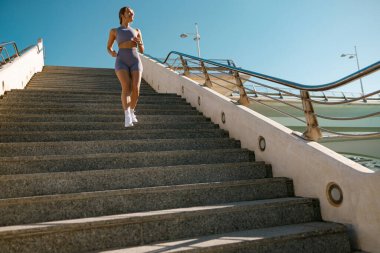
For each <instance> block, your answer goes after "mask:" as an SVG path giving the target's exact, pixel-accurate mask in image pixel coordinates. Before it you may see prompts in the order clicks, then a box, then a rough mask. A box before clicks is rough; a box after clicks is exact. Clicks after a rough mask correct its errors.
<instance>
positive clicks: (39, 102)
mask: <svg viewBox="0 0 380 253" xmlns="http://www.w3.org/2000/svg"><path fill="white" fill-rule="evenodd" d="M15 103H17V104H22V103H25V104H34V105H41V106H42V105H44V104H49V103H54V104H56V105H61V106H66V105H70V104H80V103H81V104H84V105H85V104H94V103H99V105H102V104H104V105H107V104H108V106H111V105H113V106H118V107H119V108H120V107H121V101H120V99H114V100H101V99H79V98H78V99H57V100H54V99H51V100H48V99H45V100H43V99H41V100H38V99H35V100H25V99H6V98H5V99H3V100H2V101H1V104H5V105H6V104H15ZM141 104H172V105H185V104H187V105H189V104H188V103H187V102H186V101H185V100H183V99H179V98H174V99H173V98H144V97H141V99H139V101H138V105H137V106H138V107H139V106H140V105H141Z"/></svg>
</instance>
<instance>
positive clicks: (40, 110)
mask: <svg viewBox="0 0 380 253" xmlns="http://www.w3.org/2000/svg"><path fill="white" fill-rule="evenodd" d="M151 107H154V106H151ZM123 113H124V111H123V109H122V108H121V105H120V106H119V108H114V109H104V108H101V107H98V108H80V107H79V108H78V107H77V108H67V107H64V106H62V107H60V108H49V107H36V108H32V107H28V108H2V107H1V106H0V115H12V114H39V115H41V114H43V115H52V114H74V115H96V114H100V115H101V114H105V115H120V114H121V115H123ZM135 114H136V115H137V116H140V115H201V113H200V112H198V111H197V110H195V109H193V108H186V109H176V107H174V106H172V108H170V109H166V110H162V109H141V108H140V110H136V112H135ZM0 117H1V116H0Z"/></svg>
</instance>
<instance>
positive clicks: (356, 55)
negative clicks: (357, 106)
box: [340, 46, 366, 102]
mask: <svg viewBox="0 0 380 253" xmlns="http://www.w3.org/2000/svg"><path fill="white" fill-rule="evenodd" d="M346 56H347V57H348V59H352V58H356V64H357V67H358V70H360V66H359V58H358V52H357V51H356V46H355V53H354V54H342V55H341V56H340V57H346ZM359 80H360V87H361V89H362V95H363V96H364V89H363V82H362V79H361V78H360V79H359ZM363 100H364V102H365V101H366V100H365V98H363Z"/></svg>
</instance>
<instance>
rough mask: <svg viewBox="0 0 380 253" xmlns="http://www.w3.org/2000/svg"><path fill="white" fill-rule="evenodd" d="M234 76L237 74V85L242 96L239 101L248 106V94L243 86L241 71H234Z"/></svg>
mask: <svg viewBox="0 0 380 253" xmlns="http://www.w3.org/2000/svg"><path fill="white" fill-rule="evenodd" d="M234 76H235V80H236V85H237V87H238V89H239V94H240V98H239V101H238V102H239V103H240V104H242V105H245V106H248V105H249V99H248V95H247V92H246V91H245V88H244V86H243V82H242V81H241V79H240V75H239V72H237V71H234Z"/></svg>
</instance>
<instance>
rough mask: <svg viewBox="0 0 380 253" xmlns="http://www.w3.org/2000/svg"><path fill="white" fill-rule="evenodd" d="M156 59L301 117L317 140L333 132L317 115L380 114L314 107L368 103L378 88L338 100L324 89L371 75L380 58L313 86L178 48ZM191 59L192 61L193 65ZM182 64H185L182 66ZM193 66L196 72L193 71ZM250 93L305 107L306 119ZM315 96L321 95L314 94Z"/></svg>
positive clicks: (379, 66) (307, 135)
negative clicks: (323, 110)
mask: <svg viewBox="0 0 380 253" xmlns="http://www.w3.org/2000/svg"><path fill="white" fill-rule="evenodd" d="M173 54H175V55H177V57H176V58H174V62H173V63H168V60H169V58H170V56H171V55H173ZM148 57H150V58H153V57H151V56H149V55H148ZM153 59H155V60H156V61H158V62H160V63H162V64H165V65H167V66H168V67H169V68H171V69H175V70H177V69H178V68H179V69H181V70H182V71H183V75H185V76H188V77H190V78H191V76H196V77H197V78H199V77H201V78H203V79H204V81H205V83H204V85H205V86H207V87H210V88H213V87H214V89H216V90H217V89H218V87H219V88H220V87H222V88H223V89H225V90H228V91H230V92H235V90H236V89H238V91H239V93H240V99H239V100H238V102H239V103H240V104H242V105H249V104H250V101H254V102H256V103H260V104H262V105H265V106H266V107H269V108H271V109H272V110H275V111H277V112H280V113H281V114H283V115H286V116H290V117H292V118H294V119H296V120H299V121H301V122H304V123H306V128H307V129H306V131H305V132H304V133H303V137H304V138H305V139H308V140H313V141H317V140H319V139H321V138H322V132H321V130H323V131H325V132H330V133H331V131H326V129H325V128H321V127H320V126H319V124H318V120H317V119H318V118H323V119H327V120H358V119H364V118H369V117H373V116H377V115H379V114H380V112H372V113H367V114H366V115H356V116H354V117H331V116H326V115H321V114H317V113H315V112H314V108H313V104H314V103H317V104H322V105H327V106H329V105H330V106H331V105H337V104H344V103H350V102H353V101H357V100H360V99H361V100H363V101H364V102H366V103H368V101H367V100H366V98H367V99H369V97H371V96H374V95H376V94H379V93H380V90H378V91H375V92H371V93H369V94H360V97H358V98H356V97H352V98H351V97H347V96H346V95H344V93H342V94H343V97H342V99H344V101H340V102H336V101H331V102H330V101H329V102H328V97H327V95H326V94H325V93H324V91H326V90H330V89H334V88H336V87H340V86H343V85H345V84H347V83H349V82H352V81H355V80H357V79H359V78H362V77H363V76H365V75H369V74H371V73H374V72H375V71H378V70H380V61H378V62H376V63H374V64H372V65H369V66H367V67H366V68H363V69H361V70H359V71H356V72H354V73H352V74H350V75H348V76H346V77H343V78H341V79H339V80H337V81H335V82H331V83H327V84H321V85H315V86H311V85H304V84H299V83H295V82H290V81H287V80H283V79H280V78H276V77H272V76H268V75H264V74H261V73H257V72H253V71H250V70H246V69H242V68H238V67H236V66H231V64H229V65H226V64H223V63H220V62H216V61H215V60H207V59H203V58H199V57H196V56H192V55H188V54H184V53H180V52H177V51H171V52H170V53H169V54H168V55H167V57H166V58H165V60H164V61H161V60H160V59H157V58H153ZM178 59H180V61H178V62H177V60H178ZM176 63H177V65H175V64H176ZM188 63H190V65H189V64H188ZM180 64H182V67H181V66H180ZM206 64H207V67H206ZM174 65H175V66H174ZM191 70H193V72H190V71H191ZM215 71H216V72H220V73H224V74H226V75H228V76H229V79H228V78H221V77H218V76H216V75H213V74H211V72H215ZM198 72H199V73H198ZM197 73H198V74H197ZM201 74H203V76H200V75H201ZM239 74H244V75H246V76H247V77H243V76H242V77H241V76H240V75H239ZM210 77H212V78H213V79H211V78H210ZM231 77H232V78H233V79H235V82H233V81H231ZM251 77H255V78H257V79H261V80H264V81H265V82H264V83H263V82H258V81H256V80H251ZM217 80H219V81H220V80H222V81H223V82H225V83H226V84H232V85H234V86H235V88H233V89H231V88H228V87H224V86H223V85H221V84H220V83H218V82H217ZM243 81H247V82H250V83H251V84H252V89H249V88H248V87H246V86H243ZM266 81H268V82H272V85H270V84H269V83H267V82H266ZM273 83H276V84H280V85H282V86H286V87H288V88H284V87H279V86H273ZM254 85H258V86H257V87H260V86H261V87H265V88H267V89H270V90H273V91H277V93H276V92H270V91H268V92H260V91H258V90H257V89H255V86H254ZM289 88H291V89H294V91H298V92H299V95H297V94H294V93H293V92H294V91H293V90H292V91H287V89H289ZM246 90H248V91H249V92H250V93H247V92H246ZM309 92H310V93H311V92H322V95H323V96H319V97H320V98H323V99H324V101H318V100H314V99H312V97H313V96H311V95H310V94H309ZM248 94H254V95H255V97H258V95H260V96H263V97H265V98H268V99H271V100H273V101H277V102H279V103H282V104H285V105H287V106H290V107H292V108H294V109H297V110H299V111H303V113H304V115H305V118H306V121H304V120H301V119H299V116H294V115H291V114H290V113H288V112H285V111H283V110H280V109H278V108H276V107H275V106H272V105H269V104H266V102H265V101H264V100H263V101H260V100H258V99H254V98H252V97H250V96H248ZM284 96H286V97H289V96H290V97H293V98H295V99H300V100H301V102H302V107H299V106H294V105H292V104H291V103H288V102H286V101H285V100H284ZM314 97H318V96H314ZM330 98H337V97H330ZM371 99H372V98H371ZM373 100H378V99H376V98H373ZM333 133H334V134H340V135H341V136H351V135H350V134H345V133H336V132H333ZM352 136H353V137H360V136H365V137H367V138H368V137H376V138H377V137H380V132H379V133H370V134H357V135H352Z"/></svg>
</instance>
